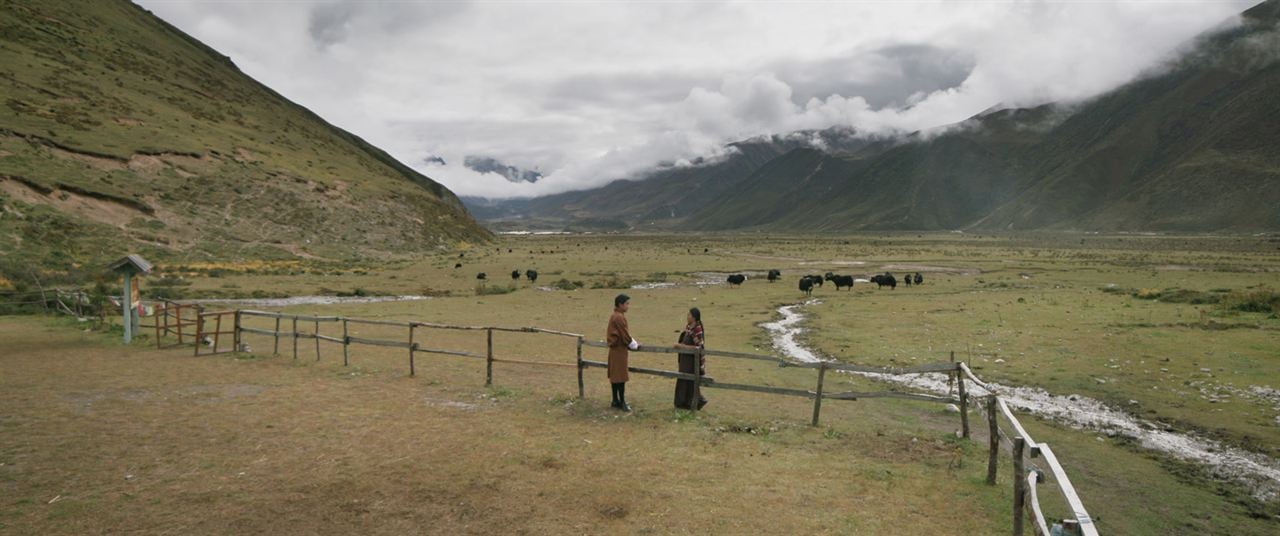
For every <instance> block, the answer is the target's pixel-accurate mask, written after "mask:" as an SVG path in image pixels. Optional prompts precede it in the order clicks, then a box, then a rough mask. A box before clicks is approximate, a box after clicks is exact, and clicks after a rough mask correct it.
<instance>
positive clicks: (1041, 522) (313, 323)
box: [147, 302, 1098, 536]
mask: <svg viewBox="0 0 1280 536" xmlns="http://www.w3.org/2000/svg"><path fill="white" fill-rule="evenodd" d="M228 316H231V317H233V318H232V320H231V325H232V326H233V327H232V330H231V331H224V330H223V329H222V327H221V323H222V319H223V318H224V317H228ZM244 317H259V318H267V319H273V320H274V321H275V322H274V323H275V328H274V329H262V328H253V327H246V326H243V325H242V320H243V318H244ZM156 319H157V320H156V324H155V325H154V326H150V325H149V326H147V327H154V328H155V329H156V339H157V346H160V338H161V337H163V336H168V335H176V336H177V337H178V339H179V340H178V344H184V343H185V338H184V335H185V334H191V333H192V330H191V329H189V328H191V327H194V328H195V329H194V342H195V354H196V355H208V354H210V353H224V352H231V351H247V350H246V349H245V347H244V346H242V344H241V334H243V333H250V334H254V335H262V336H266V337H271V338H272V339H273V341H274V345H273V348H272V351H273V353H275V354H279V353H280V339H281V338H285V339H292V341H293V343H292V344H293V358H294V359H297V358H298V351H299V348H298V341H299V340H303V339H305V340H315V352H316V360H317V361H319V360H320V355H321V354H320V342H321V341H324V342H329V343H334V344H341V345H342V364H343V366H347V365H348V364H349V362H350V347H351V346H352V345H366V346H378V347H385V348H398V349H402V350H406V351H407V352H406V353H407V357H408V365H409V366H408V369H409V375H410V376H414V375H415V374H416V363H415V355H416V354H418V353H429V354H440V355H450V356H457V357H467V358H478V359H484V360H485V385H486V386H489V385H492V384H493V364H494V363H507V364H515V365H522V366H551V367H569V368H577V369H578V397H579V398H584V397H585V386H584V383H585V382H584V379H583V371H584V370H585V369H587V368H591V367H598V368H607V367H608V366H609V364H608V363H607V362H605V361H595V360H590V359H585V358H584V357H583V348H584V347H588V348H609V345H608V344H607V343H605V342H604V341H593V340H587V339H586V337H584V336H583V335H581V334H578V333H570V332H565V331H557V330H551V329H544V328H537V327H507V326H460V325H451V324H441V323H434V322H419V321H413V320H380V319H366V318H348V317H342V316H314V315H294V314H288V313H279V312H272V311H256V310H247V309H246V310H234V311H218V312H205V311H204V310H203V309H202V308H200V307H199V306H197V305H186V304H178V303H175V302H167V303H165V304H164V305H163V306H161V307H159V308H157V314H156ZM300 322H301V323H303V324H304V325H307V324H310V326H309V327H310V328H311V331H300V330H299V323H300ZM286 323H287V325H286ZM321 324H330V325H331V324H339V325H340V328H341V330H342V335H341V336H340V337H339V336H336V335H325V334H322V333H321ZM353 324H354V325H371V326H389V327H400V328H405V329H407V330H408V334H407V336H406V337H405V338H402V339H387V338H371V337H356V336H352V335H351V334H350V332H349V327H350V325H353ZM210 326H212V328H211V329H210ZM184 327H185V328H188V329H187V330H186V332H185V333H184V329H183V328H184ZM420 329H440V330H454V331H476V332H484V334H485V343H486V344H485V348H486V350H485V353H483V354H480V353H476V352H470V351H464V350H455V349H446V348H431V347H427V346H424V345H423V344H422V343H421V342H419V341H418V340H416V336H417V333H416V332H417V330H420ZM494 332H500V333H530V334H546V335H553V336H561V337H566V338H571V339H574V340H575V342H576V363H558V362H552V361H535V360H525V359H511V358H497V357H495V356H494V351H493V333H494ZM221 335H230V336H232V337H233V345H232V349H231V350H226V349H220V346H219V337H220V336H221ZM202 343H203V344H206V345H208V346H209V351H206V352H204V353H202V352H201V349H200V347H201V344H202ZM630 351H631V352H638V353H660V354H692V355H694V356H695V357H696V358H697V359H695V366H694V367H693V368H694V372H692V373H688V372H679V371H671V370H661V369H654V368H647V367H636V366H628V367H627V370H628V371H629V372H632V373H636V374H646V375H651V376H657V377H662V378H670V379H676V380H687V381H692V382H694V386H695V392H698V391H700V390H701V389H702V388H704V387H706V388H712V389H727V390H736V391H746V392H755V393H764V394H772V395H783V396H795V397H800V398H807V399H810V400H813V416H812V420H811V423H812V425H813V426H817V425H818V422H819V417H820V413H821V408H822V401H823V400H843V401H853V400H859V399H864V398H893V399H903V400H914V401H921V402H933V403H945V404H958V405H959V409H960V420H961V434H962V436H963V437H964V438H966V439H967V438H969V437H970V429H969V415H968V409H969V406H970V403H971V402H972V400H971V399H972V398H975V395H973V394H971V393H969V389H970V388H971V386H977V387H979V388H981V389H982V390H983V391H985V392H986V394H985V395H981V396H977V397H976V398H979V399H985V401H986V403H985V404H977V405H974V407H975V408H976V409H978V410H979V411H980V412H982V413H985V414H986V418H987V421H988V428H989V436H988V437H989V454H988V463H987V483H988V484H991V485H995V483H996V475H997V472H998V461H999V457H1000V453H1001V451H1002V450H1003V449H1008V451H1009V452H1010V453H1011V455H1012V459H1011V461H1012V465H1013V472H1014V474H1013V475H1012V479H1011V480H1012V481H1013V486H1014V494H1013V495H1014V496H1013V534H1014V535H1015V536H1021V535H1022V534H1023V520H1024V519H1027V518H1030V519H1031V520H1032V527H1033V530H1034V531H1035V533H1036V534H1041V535H1047V534H1049V531H1050V530H1051V529H1050V527H1049V523H1048V521H1047V519H1046V518H1045V515H1044V512H1043V508H1042V506H1041V504H1040V496H1039V494H1038V493H1037V484H1040V483H1043V481H1044V480H1045V477H1046V476H1048V477H1050V478H1051V479H1052V482H1053V483H1054V484H1055V486H1054V487H1055V488H1056V489H1057V490H1058V491H1059V494H1060V495H1061V497H1062V499H1063V501H1064V502H1065V504H1066V506H1067V507H1068V508H1069V509H1070V511H1071V513H1072V517H1071V518H1069V519H1065V520H1063V527H1064V530H1066V532H1064V534H1079V535H1080V536H1097V535H1098V530H1097V527H1096V525H1095V524H1094V520H1093V518H1092V517H1091V516H1090V515H1089V512H1088V511H1087V510H1086V509H1085V507H1084V504H1083V502H1082V501H1081V500H1080V497H1079V495H1078V494H1077V493H1076V491H1075V488H1074V487H1073V486H1072V485H1071V480H1070V479H1069V478H1068V477H1067V474H1066V471H1065V470H1064V469H1063V468H1062V465H1061V464H1060V463H1059V461H1058V458H1057V456H1055V455H1054V452H1053V450H1052V449H1051V448H1049V445H1047V444H1045V443H1041V442H1037V441H1035V440H1034V439H1032V437H1031V435H1030V434H1029V433H1027V431H1026V429H1025V428H1024V427H1023V425H1022V423H1021V422H1020V421H1019V420H1018V418H1017V417H1016V416H1015V415H1014V413H1013V411H1012V410H1011V409H1010V408H1009V405H1008V404H1007V403H1006V402H1005V400H1004V399H1002V398H1001V397H1000V387H998V386H995V385H992V384H990V383H987V382H984V381H982V379H980V378H978V377H977V375H975V374H974V373H973V370H972V369H970V368H969V366H968V364H966V363H964V362H956V361H955V360H954V353H953V354H952V361H951V362H938V363H926V364H923V365H917V366H911V367H875V366H867V365H858V364H852V363H843V362H839V361H827V360H824V361H818V362H799V361H794V360H790V359H787V358H784V357H779V356H774V355H765V354H752V353H744V352H730V351H724V350H711V349H705V348H681V347H674V346H640V347H639V348H638V349H636V350H630ZM705 356H715V357H725V358H730V359H745V360H755V361H768V362H772V363H775V364H777V365H778V366H779V367H783V368H795V369H802V370H815V369H816V370H817V381H816V384H815V387H814V389H812V390H808V389H797V388H789V387H774V386H767V385H752V384H741V383H728V382H720V381H717V380H716V379H715V378H713V377H710V376H705V375H703V374H702V372H701V367H699V366H696V363H698V362H699V361H700V359H701V357H705ZM827 371H841V372H854V373H860V374H870V375H885V376H903V375H910V374H937V373H944V374H948V375H949V377H950V378H951V380H952V382H953V384H954V385H955V388H956V389H955V391H956V396H951V395H950V394H947V395H945V396H944V395H939V394H936V393H931V392H930V393H924V392H906V391H876V392H858V391H845V392H837V393H825V392H824V391H823V388H824V379H825V377H826V373H827ZM690 409H691V411H697V404H693V405H692V406H691V408H690ZM1002 420H1003V421H1004V422H1005V423H1006V424H1007V427H1008V428H1009V429H1010V431H1008V432H1006V431H1005V430H1004V429H1003V428H1002V427H1001V425H1000V423H1001V421H1002ZM1029 460H1041V462H1042V464H1043V465H1044V467H1040V466H1039V465H1037V464H1036V463H1034V462H1033V463H1031V464H1030V467H1027V465H1026V462H1027V461H1029Z"/></svg>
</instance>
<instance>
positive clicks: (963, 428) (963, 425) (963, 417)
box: [956, 365, 969, 439]
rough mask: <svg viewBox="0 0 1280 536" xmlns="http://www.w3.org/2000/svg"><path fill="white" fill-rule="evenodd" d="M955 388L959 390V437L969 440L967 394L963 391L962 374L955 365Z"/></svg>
mask: <svg viewBox="0 0 1280 536" xmlns="http://www.w3.org/2000/svg"><path fill="white" fill-rule="evenodd" d="M956 380H957V382H956V386H957V387H959V390H960V437H963V438H965V439H969V394H968V393H966V392H965V390H964V373H963V372H962V371H961V370H960V366H959V365H956Z"/></svg>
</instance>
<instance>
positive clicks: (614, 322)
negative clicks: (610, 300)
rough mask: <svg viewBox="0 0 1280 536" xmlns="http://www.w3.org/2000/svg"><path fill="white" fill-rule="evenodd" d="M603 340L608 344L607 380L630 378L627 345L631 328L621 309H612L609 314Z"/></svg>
mask: <svg viewBox="0 0 1280 536" xmlns="http://www.w3.org/2000/svg"><path fill="white" fill-rule="evenodd" d="M605 342H607V343H608V344H609V382H610V383H623V382H625V381H627V380H629V379H631V374H630V373H628V372H627V357H628V355H629V352H628V350H627V345H628V344H631V330H629V329H627V316H626V315H624V314H622V311H619V310H617V309H614V310H613V314H612V315H610V316H609V330H608V331H607V332H606V335H605Z"/></svg>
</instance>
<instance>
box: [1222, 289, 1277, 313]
mask: <svg viewBox="0 0 1280 536" xmlns="http://www.w3.org/2000/svg"><path fill="white" fill-rule="evenodd" d="M1218 306H1219V307H1221V308H1222V309H1226V310H1228V311H1240V312H1244V313H1276V312H1280V292H1276V291H1273V290H1271V289H1259V290H1249V291H1243V290H1242V291H1236V292H1231V293H1228V294H1227V295H1226V296H1223V298H1222V301H1220V302H1219V303H1218Z"/></svg>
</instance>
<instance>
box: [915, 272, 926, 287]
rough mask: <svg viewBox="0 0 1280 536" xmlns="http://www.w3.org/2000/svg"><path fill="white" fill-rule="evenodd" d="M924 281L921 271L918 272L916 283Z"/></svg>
mask: <svg viewBox="0 0 1280 536" xmlns="http://www.w3.org/2000/svg"><path fill="white" fill-rule="evenodd" d="M923 283H924V276H922V275H920V272H916V284H917V285H920V284H923Z"/></svg>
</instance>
